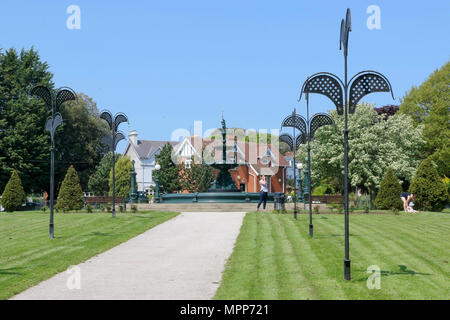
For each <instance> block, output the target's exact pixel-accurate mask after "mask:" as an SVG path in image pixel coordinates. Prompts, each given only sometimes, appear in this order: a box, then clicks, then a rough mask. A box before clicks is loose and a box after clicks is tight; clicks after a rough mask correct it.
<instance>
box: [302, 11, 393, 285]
mask: <svg viewBox="0 0 450 320" xmlns="http://www.w3.org/2000/svg"><path fill="white" fill-rule="evenodd" d="M350 31H352V28H351V13H350V9H347V14H346V18H345V20H344V19H342V21H341V33H340V41H339V44H340V47H339V49H340V50H342V49H343V51H344V81H342V80H341V79H340V78H339V77H338V76H336V75H335V74H332V73H329V72H319V73H315V74H313V75H312V76H310V77H308V79H307V80H306V81H305V83H304V84H303V87H302V90H301V92H300V98H299V101H300V99H301V95H302V93H303V92H305V93H306V95H307V94H308V93H318V94H322V95H325V96H327V97H328V98H329V99H331V101H332V102H333V103H334V105H335V106H336V110H337V113H338V115H344V117H345V118H344V119H345V120H344V121H345V128H344V131H343V134H344V209H345V258H344V279H345V280H350V279H351V276H350V255H349V215H348V132H349V130H348V113H350V114H352V113H354V112H355V109H356V105H357V103H358V102H359V101H360V100H361V99H362V98H363V97H364V96H366V95H367V94H369V93H372V92H391V94H392V98H393V99H395V98H394V93H393V91H392V87H391V84H390V83H389V80H388V79H387V78H386V77H385V76H384V75H382V74H381V73H379V72H376V71H371V70H367V71H362V72H359V73H357V74H356V75H354V76H353V77H352V78H351V79H350V80H349V81H348V80H347V56H348V37H349V34H350ZM349 88H350V90H349ZM307 97H308V96H307ZM307 100H308V98H307Z"/></svg>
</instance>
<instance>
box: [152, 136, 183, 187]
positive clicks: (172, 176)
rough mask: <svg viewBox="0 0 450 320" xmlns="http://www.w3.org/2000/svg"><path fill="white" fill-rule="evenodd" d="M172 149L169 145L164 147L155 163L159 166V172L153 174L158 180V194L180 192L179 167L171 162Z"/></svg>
mask: <svg viewBox="0 0 450 320" xmlns="http://www.w3.org/2000/svg"><path fill="white" fill-rule="evenodd" d="M172 151H173V147H172V145H171V144H170V143H167V144H166V145H164V147H163V148H162V149H161V152H160V153H159V155H157V156H156V162H158V163H159V165H160V166H161V169H160V170H155V171H153V173H154V174H155V176H157V177H158V178H159V185H160V192H162V193H172V192H175V191H178V190H181V188H182V186H181V179H180V167H179V166H178V165H176V164H175V163H174V162H173V161H172Z"/></svg>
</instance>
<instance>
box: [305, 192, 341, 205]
mask: <svg viewBox="0 0 450 320" xmlns="http://www.w3.org/2000/svg"><path fill="white" fill-rule="evenodd" d="M305 197H306V201H307V202H308V195H305ZM316 201H319V202H320V203H325V204H344V196H343V195H340V194H339V195H325V196H312V202H313V203H314V202H315V203H317V202H316Z"/></svg>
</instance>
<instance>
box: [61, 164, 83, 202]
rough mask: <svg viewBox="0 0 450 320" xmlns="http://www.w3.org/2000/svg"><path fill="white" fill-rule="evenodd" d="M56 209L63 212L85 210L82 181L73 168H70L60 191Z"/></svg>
mask: <svg viewBox="0 0 450 320" xmlns="http://www.w3.org/2000/svg"><path fill="white" fill-rule="evenodd" d="M56 208H58V209H62V210H80V209H81V208H83V190H81V186H80V179H79V177H78V174H77V171H76V170H75V168H74V167H73V166H70V167H69V169H68V170H67V173H66V176H65V178H64V181H63V183H62V185H61V189H60V190H59V195H58V201H57V202H56Z"/></svg>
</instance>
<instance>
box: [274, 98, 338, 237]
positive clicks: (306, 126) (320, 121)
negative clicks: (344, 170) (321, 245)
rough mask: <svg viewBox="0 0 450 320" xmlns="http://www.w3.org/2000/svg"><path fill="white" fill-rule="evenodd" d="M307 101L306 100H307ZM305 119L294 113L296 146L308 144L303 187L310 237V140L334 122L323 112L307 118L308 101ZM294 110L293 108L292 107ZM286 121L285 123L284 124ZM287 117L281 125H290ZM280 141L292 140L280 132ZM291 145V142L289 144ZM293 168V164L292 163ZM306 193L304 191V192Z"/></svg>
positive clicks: (311, 232)
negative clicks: (305, 190)
mask: <svg viewBox="0 0 450 320" xmlns="http://www.w3.org/2000/svg"><path fill="white" fill-rule="evenodd" d="M307 101H308V100H307ZM306 110H307V111H306V119H305V118H303V117H302V116H301V115H296V116H297V117H296V120H295V121H296V123H297V125H296V128H298V129H299V130H300V134H299V135H298V137H297V138H296V147H297V149H298V147H299V146H300V144H305V143H307V144H308V158H307V162H306V171H307V172H306V176H305V187H306V186H307V188H308V201H309V235H310V236H311V237H312V236H313V235H314V231H313V224H312V196H311V176H310V170H311V146H310V142H311V140H312V139H313V138H314V133H315V132H316V131H317V129H319V128H320V127H322V126H324V125H330V124H334V121H333V119H331V117H330V116H329V115H327V114H325V113H316V114H314V115H313V116H312V118H311V119H310V118H309V103H307V104H306ZM294 112H295V109H294ZM285 123H287V124H285ZM290 124H291V123H290V120H289V117H288V118H286V119H285V120H283V124H282V127H283V126H285V127H287V126H291V125H290ZM280 141H283V142H285V143H287V144H288V145H290V143H289V141H293V138H292V136H290V135H289V134H286V133H284V134H282V135H280ZM291 145H292V144H291ZM294 159H295V152H294ZM294 169H295V165H294ZM294 180H295V170H294ZM305 194H306V192H305Z"/></svg>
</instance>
